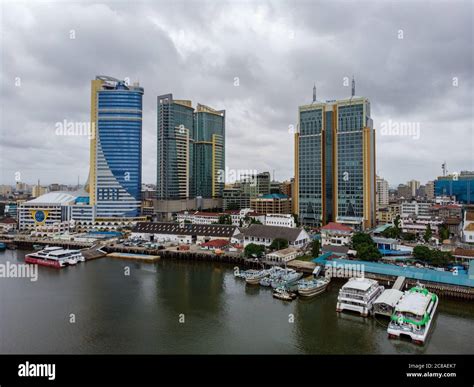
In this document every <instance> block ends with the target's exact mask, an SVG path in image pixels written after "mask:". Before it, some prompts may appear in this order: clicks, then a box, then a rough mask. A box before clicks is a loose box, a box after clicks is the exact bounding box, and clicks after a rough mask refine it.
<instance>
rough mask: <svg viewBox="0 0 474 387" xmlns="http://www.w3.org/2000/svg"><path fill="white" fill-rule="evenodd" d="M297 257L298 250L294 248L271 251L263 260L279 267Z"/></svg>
mask: <svg viewBox="0 0 474 387" xmlns="http://www.w3.org/2000/svg"><path fill="white" fill-rule="evenodd" d="M298 255H299V252H298V249H295V248H294V247H287V248H286V249H282V250H277V251H272V252H271V253H268V254H267V255H265V259H266V261H267V262H269V263H272V264H277V265H281V264H284V263H286V262H289V261H292V260H293V259H296V258H297V257H298Z"/></svg>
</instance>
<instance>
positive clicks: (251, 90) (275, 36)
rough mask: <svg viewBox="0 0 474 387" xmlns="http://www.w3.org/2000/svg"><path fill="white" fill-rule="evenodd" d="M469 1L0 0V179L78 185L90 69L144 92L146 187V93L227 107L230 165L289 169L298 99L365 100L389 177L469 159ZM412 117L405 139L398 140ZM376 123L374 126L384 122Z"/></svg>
mask: <svg viewBox="0 0 474 387" xmlns="http://www.w3.org/2000/svg"><path fill="white" fill-rule="evenodd" d="M473 4H474V3H473V2H472V1H469V0H468V1H456V0H454V1H447V0H446V1H435V0H433V1H428V2H426V1H410V2H409V1H397V2H390V1H370V2H362V1H357V2H356V1H339V2H338V1H334V0H330V1H298V0H296V1H288V2H279V1H271V2H265V1H252V2H250V1H249V2H246V1H232V2H228V3H225V2H223V1H217V0H215V1H133V2H124V1H110V2H103V3H97V2H88V1H69V2H66V1H54V2H39V3H38V2H36V3H33V2H21V1H2V2H1V11H2V12H1V19H0V27H1V41H0V44H1V46H0V49H1V51H0V57H1V80H0V82H1V93H0V103H1V104H0V108H1V117H0V135H1V142H0V166H1V175H0V183H4V184H5V183H8V184H13V183H14V182H15V176H17V177H20V178H21V180H22V181H25V182H28V183H34V182H36V181H37V179H41V182H42V183H44V184H49V183H53V182H61V183H71V184H74V183H76V182H77V178H78V176H79V178H80V181H81V182H84V180H85V179H86V177H87V174H88V169H89V166H88V157H89V140H88V138H87V136H60V135H57V134H56V128H57V123H58V122H64V120H66V121H67V122H73V123H81V122H87V121H88V120H89V119H90V117H89V115H90V80H91V79H93V78H94V77H95V76H96V75H98V74H105V75H110V76H113V77H116V78H121V79H124V78H129V79H130V80H131V81H139V82H140V84H141V86H143V87H144V89H145V95H144V117H143V118H144V121H143V182H147V183H154V182H155V180H156V177H155V176H156V96H157V95H160V94H165V93H168V92H171V93H173V95H174V97H175V98H177V99H191V100H192V101H193V104H196V103H197V102H200V103H203V104H206V105H209V106H212V107H214V108H216V109H225V110H226V116H227V121H226V130H227V134H226V141H227V148H226V152H227V154H226V163H227V166H228V167H229V168H231V169H252V170H253V169H257V170H259V171H265V170H268V171H271V172H273V171H275V177H276V178H277V179H278V180H283V179H287V178H290V177H292V175H293V136H292V134H291V129H289V128H291V125H295V124H296V119H297V109H298V105H302V104H306V103H309V102H311V98H312V88H313V83H314V82H315V83H316V85H317V88H318V99H320V100H325V99H336V98H344V97H348V96H350V86H346V85H345V84H344V80H345V79H350V78H351V77H352V75H354V76H355V79H356V95H359V96H365V97H368V98H369V99H370V100H371V105H372V117H373V119H374V124H375V127H376V129H377V132H378V134H377V172H378V173H379V174H380V175H381V176H383V177H385V178H386V179H387V180H388V181H389V183H390V185H392V186H395V185H396V184H399V183H401V182H406V181H407V180H409V179H412V178H414V179H418V180H421V181H422V183H424V182H426V181H427V180H431V179H433V178H435V177H436V176H438V175H439V174H440V173H441V163H442V162H443V161H446V162H447V164H448V169H449V171H451V172H457V171H461V170H466V169H470V170H473V169H474V128H473V121H474V120H473V106H474V104H473V87H474V82H473V73H472V71H473V67H474V66H473V57H474V56H473V35H474V34H473ZM397 125H398V127H399V128H400V125H405V126H407V127H408V125H411V128H412V130H414V132H412V133H411V134H409V135H394V134H396V128H397ZM382 129H383V130H382Z"/></svg>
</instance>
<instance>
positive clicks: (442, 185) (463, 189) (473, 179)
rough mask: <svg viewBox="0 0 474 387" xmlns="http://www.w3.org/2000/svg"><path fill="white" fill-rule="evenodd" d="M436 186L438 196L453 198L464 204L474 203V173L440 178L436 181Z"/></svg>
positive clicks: (464, 172)
mask: <svg viewBox="0 0 474 387" xmlns="http://www.w3.org/2000/svg"><path fill="white" fill-rule="evenodd" d="M434 186H435V187H434V190H435V195H436V196H452V197H455V198H456V201H458V202H459V203H463V204H472V203H474V171H461V173H460V174H456V175H449V176H440V177H438V179H437V180H435V182H434Z"/></svg>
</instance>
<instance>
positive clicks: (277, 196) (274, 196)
mask: <svg viewBox="0 0 474 387" xmlns="http://www.w3.org/2000/svg"><path fill="white" fill-rule="evenodd" d="M258 199H288V195H285V194H279V193H272V194H268V195H263V196H259V197H258Z"/></svg>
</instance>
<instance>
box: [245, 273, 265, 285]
mask: <svg viewBox="0 0 474 387" xmlns="http://www.w3.org/2000/svg"><path fill="white" fill-rule="evenodd" d="M268 275H269V273H268V270H261V271H259V272H258V273H257V274H255V275H250V276H248V277H246V278H245V282H246V283H247V284H249V285H258V284H259V283H260V280H261V279H262V278H265V277H267V276H268Z"/></svg>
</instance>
